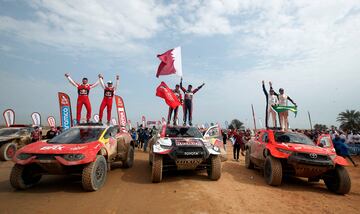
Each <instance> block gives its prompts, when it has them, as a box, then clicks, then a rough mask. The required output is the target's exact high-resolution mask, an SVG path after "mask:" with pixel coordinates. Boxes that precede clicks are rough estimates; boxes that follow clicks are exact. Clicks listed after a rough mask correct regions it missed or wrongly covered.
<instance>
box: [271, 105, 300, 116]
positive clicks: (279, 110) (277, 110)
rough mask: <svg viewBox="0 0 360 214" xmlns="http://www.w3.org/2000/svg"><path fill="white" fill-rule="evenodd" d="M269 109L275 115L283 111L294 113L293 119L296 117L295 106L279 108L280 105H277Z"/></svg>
mask: <svg viewBox="0 0 360 214" xmlns="http://www.w3.org/2000/svg"><path fill="white" fill-rule="evenodd" d="M271 107H272V109H274V111H276V112H277V113H280V112H284V111H292V112H294V114H295V117H296V115H297V106H280V105H277V106H271Z"/></svg>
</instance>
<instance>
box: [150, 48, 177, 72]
mask: <svg viewBox="0 0 360 214" xmlns="http://www.w3.org/2000/svg"><path fill="white" fill-rule="evenodd" d="M157 57H158V58H159V59H160V60H161V63H160V65H159V68H158V70H157V73H156V77H159V76H160V75H170V74H176V75H178V76H182V65H181V47H176V48H174V49H171V50H168V51H166V52H165V53H163V54H160V55H157Z"/></svg>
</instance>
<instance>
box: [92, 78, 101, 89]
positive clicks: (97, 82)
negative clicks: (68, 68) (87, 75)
mask: <svg viewBox="0 0 360 214" xmlns="http://www.w3.org/2000/svg"><path fill="white" fill-rule="evenodd" d="M99 83H100V81H99V80H97V81H96V82H95V83H94V84H91V85H90V88H95V87H96V86H97V85H99Z"/></svg>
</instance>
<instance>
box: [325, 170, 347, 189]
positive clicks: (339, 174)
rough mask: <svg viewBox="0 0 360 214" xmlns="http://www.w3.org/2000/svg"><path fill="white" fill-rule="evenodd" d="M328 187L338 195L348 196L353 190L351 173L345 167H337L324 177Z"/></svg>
mask: <svg viewBox="0 0 360 214" xmlns="http://www.w3.org/2000/svg"><path fill="white" fill-rule="evenodd" d="M324 182H325V185H326V187H327V188H328V189H329V190H330V191H331V192H334V193H336V194H341V195H343V194H347V193H349V192H350V189H351V180H350V176H349V173H348V172H347V170H346V169H345V168H344V167H343V166H336V167H335V169H334V170H331V171H330V172H329V173H327V174H326V175H325V176H324Z"/></svg>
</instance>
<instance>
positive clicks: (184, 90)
mask: <svg viewBox="0 0 360 214" xmlns="http://www.w3.org/2000/svg"><path fill="white" fill-rule="evenodd" d="M180 88H181V90H182V91H183V92H184V93H185V92H186V89H185V88H184V87H183V86H182V77H181V79H180Z"/></svg>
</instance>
